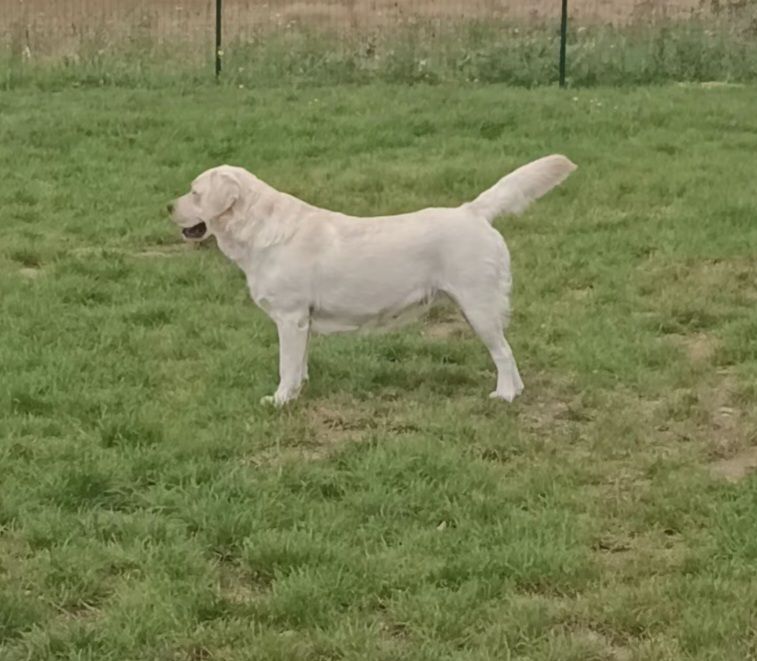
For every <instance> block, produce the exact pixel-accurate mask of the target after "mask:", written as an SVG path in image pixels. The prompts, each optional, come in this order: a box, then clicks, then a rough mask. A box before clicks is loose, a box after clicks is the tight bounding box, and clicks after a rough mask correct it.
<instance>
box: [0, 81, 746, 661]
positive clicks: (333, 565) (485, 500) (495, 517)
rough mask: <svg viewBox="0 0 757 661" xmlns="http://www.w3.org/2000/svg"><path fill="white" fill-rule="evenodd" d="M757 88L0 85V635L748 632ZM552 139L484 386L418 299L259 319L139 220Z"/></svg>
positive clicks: (482, 638)
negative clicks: (510, 362)
mask: <svg viewBox="0 0 757 661" xmlns="http://www.w3.org/2000/svg"><path fill="white" fill-rule="evenodd" d="M755 108H757V89H754V88H729V89H724V88H719V89H702V88H694V87H663V88H656V89H644V88H640V89H635V90H632V91H625V92H623V91H617V90H616V91H613V90H606V89H598V90H592V91H584V92H569V93H567V94H564V93H560V92H558V91H556V90H550V89H543V90H538V91H531V92H528V91H518V90H513V89H508V88H506V87H503V86H488V87H472V86H471V87H465V86H445V85H438V86H433V87H429V86H416V87H413V88H409V87H391V86H381V85H373V86H364V87H348V86H342V87H324V88H320V89H317V90H313V89H310V90H299V91H298V90H294V91H293V90H287V89H278V90H270V89H268V90H259V89H256V90H249V89H235V88H229V87H221V88H211V87H208V88H199V89H194V90H182V89H176V88H172V89H170V90H167V91H157V90H153V91H149V90H129V89H107V90H87V91H76V90H63V91H61V92H59V93H55V94H52V93H42V92H38V91H34V90H33V89H21V90H16V91H6V92H4V93H3V94H2V96H0V169H2V172H3V181H2V186H0V209H1V210H2V228H3V232H2V241H1V242H0V375H1V378H0V475H1V478H2V490H1V491H0V658H2V659H3V660H4V661H5V660H6V659H7V660H8V661H16V660H20V659H34V660H35V661H36V660H46V659H71V660H73V659H77V660H83V659H92V660H97V661H105V660H108V659H113V660H114V661H115V660H118V661H124V660H132V659H133V660H135V661H136V660H139V661H145V660H151V659H156V660H157V659H187V660H193V661H194V660H201V659H219V660H223V661H234V660H237V659H238V660H240V661H241V660H242V659H245V660H246V659H260V660H261V661H263V660H264V661H274V660H276V659H281V660H282V661H283V660H286V661H291V660H292V659H298V660H299V659H303V660H308V659H310V660H316V659H318V660H320V659H355V660H357V659H360V660H384V661H398V660H413V661H415V660H421V659H423V660H429V661H431V660H433V661H437V660H440V659H450V660H451V659H455V660H458V659H460V660H462V659H466V660H476V661H479V660H484V659H491V660H495V659H496V660H497V661H499V660H502V659H523V660H525V659H532V660H540V661H541V660H547V659H554V660H555V661H557V660H559V661H566V660H570V659H575V660H576V661H578V660H581V661H584V660H586V659H597V660H610V659H615V660H616V661H618V660H619V661H624V660H627V659H637V660H639V661H641V660H644V661H647V660H650V659H667V660H670V661H673V660H678V659H698V660H704V659H711V660H716V659H717V660H718V661H721V660H724V659H728V660H734V661H743V659H747V658H754V657H755V655H757V633H755V624H754V614H755V612H757V582H755V581H754V567H755V562H757V543H756V542H755V540H756V539H757V537H755V534H754V522H755V517H757V481H756V480H755V479H753V478H747V479H744V480H741V481H737V482H734V483H729V482H727V481H725V480H724V479H723V478H722V477H721V476H720V475H719V474H718V473H717V471H716V470H715V469H716V468H721V469H722V468H723V465H724V464H722V463H719V462H721V461H722V460H723V459H730V460H733V461H732V462H731V463H730V464H728V465H729V466H731V465H732V464H733V463H736V464H738V462H739V458H740V457H743V456H746V455H744V454H743V453H744V452H746V451H747V450H748V449H749V448H750V447H751V446H753V445H754V444H755V441H756V440H757V439H756V438H755V431H756V430H757V406H755V404H756V403H757V389H756V387H755V384H756V383H757V343H756V342H755V338H757V276H756V272H757V271H756V269H757V265H756V264H755V250H756V248H755V247H756V246H757V188H756V187H755V185H754V173H755V171H756V170H757V113H755V112H754V109H755ZM553 151H559V152H564V153H566V154H568V155H569V156H570V157H571V158H572V159H574V160H575V161H576V162H577V163H578V164H579V165H580V169H579V170H578V171H577V172H576V173H575V175H573V176H572V177H571V179H570V180H569V181H568V182H567V183H566V185H564V186H563V187H562V188H560V189H559V190H558V191H556V192H554V193H552V194H551V195H550V196H549V197H548V198H546V199H544V200H542V201H541V202H539V203H538V204H536V205H535V206H534V207H533V208H532V209H531V210H530V211H529V212H528V213H527V214H526V215H525V216H524V217H522V218H519V219H508V220H504V221H501V222H500V223H499V225H498V226H499V227H500V229H501V230H502V232H503V234H504V235H505V236H506V238H507V240H508V243H509V245H510V248H511V251H512V254H513V268H514V275H515V291H514V317H513V322H512V326H511V331H510V333H509V338H510V342H511V344H512V345H513V348H514V351H515V353H516V357H517V358H518V361H519V365H520V367H521V372H522V374H523V378H524V380H525V382H526V393H525V394H524V396H523V397H522V398H521V399H519V400H517V402H516V403H515V404H513V405H512V406H507V405H501V404H498V403H494V402H490V401H489V400H488V399H487V393H488V392H489V391H490V390H491V388H492V385H493V383H494V374H493V369H492V366H491V365H490V363H489V359H488V356H487V355H486V352H485V350H484V348H483V347H482V346H481V345H480V344H479V343H478V341H477V340H476V339H475V338H474V337H472V335H471V334H470V333H469V332H468V331H467V330H466V329H465V328H464V326H463V325H462V324H460V322H459V320H457V319H456V318H455V317H454V315H452V314H451V313H450V312H448V311H443V312H442V313H438V314H437V315H436V316H435V318H434V323H433V324H431V323H429V324H426V325H422V326H414V327H411V328H409V329H407V330H405V331H403V332H402V333H399V334H390V335H379V336H366V337H359V336H341V337H329V338H321V339H318V340H316V341H315V343H314V346H313V348H312V360H311V379H312V382H311V384H310V385H309V387H308V390H307V391H306V392H305V393H304V395H303V396H302V398H301V400H300V401H298V402H297V403H296V404H295V405H293V406H291V407H290V408H288V409H286V410H284V411H281V412H276V411H272V410H269V409H266V408H261V407H260V406H259V405H258V403H257V402H258V400H259V399H260V397H261V396H262V395H265V394H270V393H271V392H272V390H273V389H274V388H275V385H276V363H277V354H276V341H275V333H274V329H273V328H272V325H271V324H270V323H269V322H268V321H267V320H266V319H265V318H264V316H263V314H262V313H261V312H259V311H258V310H256V309H255V307H254V306H253V305H252V303H251V302H249V300H248V299H247V296H246V289H245V283H244V278H243V275H242V274H241V273H240V272H238V271H237V270H236V269H235V267H233V266H232V265H231V264H230V263H229V262H228V261H227V260H226V259H224V258H223V257H222V256H221V255H220V254H219V253H218V251H217V249H216V248H215V247H214V246H209V247H208V248H207V249H197V250H192V249H189V248H188V247H187V246H185V245H183V244H181V242H180V241H179V238H178V236H177V233H176V231H175V229H174V228H173V227H171V226H170V224H169V222H168V221H167V219H166V216H165V212H164V210H163V209H164V205H165V203H166V202H167V201H168V200H169V199H170V198H172V197H173V196H175V195H176V194H177V193H179V192H182V191H183V190H185V188H186V185H187V183H188V181H189V180H190V179H191V178H192V177H193V176H194V175H195V174H197V173H198V172H199V171H200V170H202V169H204V168H206V167H208V166H211V165H215V164H218V163H221V162H231V163H239V164H243V165H245V166H247V167H249V168H250V169H252V170H253V171H255V172H256V173H257V174H258V175H259V176H261V177H262V178H263V179H265V180H267V181H269V182H270V183H272V184H274V185H276V186H277V187H279V188H281V189H283V190H287V191H290V192H292V193H294V194H297V195H299V196H301V197H303V198H305V199H307V200H309V201H312V202H314V203H318V204H321V205H323V206H327V207H332V208H337V209H342V210H345V211H349V212H353V213H360V214H368V213H390V212H395V211H402V210H409V209H413V208H416V207H422V206H426V205H431V204H435V205H440V204H457V203H459V202H461V201H463V200H467V199H470V198H471V197H473V196H474V195H475V194H477V193H478V192H479V191H480V190H482V189H483V188H484V187H485V186H487V185H489V184H491V183H492V182H493V181H495V180H496V179H497V178H498V177H500V176H501V175H503V174H504V173H506V172H507V171H508V170H510V169H511V168H513V167H515V166H516V165H519V164H521V163H524V162H526V161H528V160H530V159H532V158H535V157H537V156H541V155H543V154H546V153H550V152H553Z"/></svg>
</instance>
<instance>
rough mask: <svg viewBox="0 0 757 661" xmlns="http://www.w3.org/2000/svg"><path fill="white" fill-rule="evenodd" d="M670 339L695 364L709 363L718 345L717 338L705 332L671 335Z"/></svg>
mask: <svg viewBox="0 0 757 661" xmlns="http://www.w3.org/2000/svg"><path fill="white" fill-rule="evenodd" d="M670 339H671V341H672V342H673V343H674V344H676V345H678V346H680V347H682V348H683V349H684V351H685V352H686V355H687V356H688V358H689V361H690V362H691V363H692V364H693V365H695V366H701V365H706V364H708V363H710V362H711V361H712V358H713V356H714V355H715V352H716V351H717V349H718V346H719V342H718V340H717V339H716V338H715V337H713V336H712V335H708V334H707V333H696V334H695V335H671V336H670Z"/></svg>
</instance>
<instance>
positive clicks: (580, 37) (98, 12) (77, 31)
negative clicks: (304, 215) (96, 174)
mask: <svg viewBox="0 0 757 661" xmlns="http://www.w3.org/2000/svg"><path fill="white" fill-rule="evenodd" d="M562 4H563V3H562V0H222V12H221V13H220V16H221V22H220V24H219V25H217V21H216V12H217V9H218V6H219V0H0V40H1V43H0V48H1V49H2V52H3V53H4V55H5V57H4V58H3V61H6V62H7V63H8V65H9V66H15V67H16V69H17V70H20V69H21V68H23V67H26V68H27V69H28V68H33V67H40V66H48V67H49V66H61V65H62V66H63V67H65V68H66V70H67V71H68V72H69V73H70V74H75V72H76V71H97V72H99V75H102V76H107V75H109V74H112V73H114V72H115V73H117V72H121V73H123V72H125V71H129V72H131V73H132V74H134V75H137V74H138V73H140V72H141V73H142V74H144V75H147V73H148V72H150V71H156V70H160V71H161V72H163V73H164V74H166V73H170V72H175V73H178V74H186V73H187V72H189V71H195V72H199V73H201V74H202V75H205V74H207V73H208V72H209V71H212V69H213V62H214V59H215V55H216V53H215V50H216V49H215V43H216V35H217V31H218V28H222V32H223V48H222V56H223V60H224V65H225V66H224V69H225V74H226V75H227V76H228V77H230V78H245V77H246V78H255V79H256V80H258V81H260V80H263V79H269V80H272V81H273V80H281V79H282V78H286V77H287V76H295V77H301V78H314V79H318V80H320V79H328V80H347V81H353V80H362V79H365V78H368V77H371V76H378V77H383V78H388V79H392V80H411V81H415V80H431V81H433V80H437V79H440V78H445V77H450V78H458V79H459V78H463V79H467V80H480V81H489V80H492V81H495V80H498V81H505V82H512V83H516V84H539V83H546V82H550V81H553V80H555V79H556V77H557V71H558V68H557V67H558V53H559V38H560V14H561V6H562ZM567 6H568V19H569V20H568V26H569V27H568V33H567V34H568V44H567V61H568V75H569V80H572V81H573V82H575V83H592V82H606V83H616V82H640V81H643V80H646V79H650V80H653V79H654V78H655V76H660V74H663V73H665V74H666V75H667V76H668V77H678V78H707V77H712V78H731V79H739V80H742V79H752V78H757V64H755V63H756V62H757V55H756V53H757V0H656V1H655V0H568V2H567Z"/></svg>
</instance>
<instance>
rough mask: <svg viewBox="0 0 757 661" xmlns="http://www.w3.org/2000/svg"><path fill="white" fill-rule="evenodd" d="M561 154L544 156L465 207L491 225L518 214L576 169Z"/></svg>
mask: <svg viewBox="0 0 757 661" xmlns="http://www.w3.org/2000/svg"><path fill="white" fill-rule="evenodd" d="M576 167H577V166H576V165H575V164H574V163H572V162H571V161H570V159H568V158H566V157H565V156H561V155H560V154H553V155H552V156H545V157H544V158H540V159H539V160H538V161H533V162H532V163H529V164H528V165H524V166H523V167H520V168H518V169H517V170H515V172H512V173H510V174H508V175H507V176H506V177H504V178H502V179H500V180H499V182H498V183H496V184H494V186H492V187H491V188H490V189H489V190H487V191H485V192H483V193H481V195H479V196H478V197H477V198H476V199H475V200H473V202H468V204H467V205H466V206H467V207H468V208H469V209H472V210H473V211H474V212H475V213H476V214H478V215H479V216H483V217H484V218H486V220H488V221H489V222H490V223H491V222H494V219H495V218H497V217H498V216H501V215H503V214H518V213H521V212H522V211H524V210H525V209H526V207H527V206H528V205H529V204H531V202H533V201H534V200H538V199H539V198H540V197H541V196H542V195H546V194H547V193H548V192H549V191H551V190H552V189H553V188H554V187H555V186H557V185H559V184H561V183H562V182H563V181H565V179H566V178H567V177H568V175H569V174H570V173H571V172H573V170H575V169H576Z"/></svg>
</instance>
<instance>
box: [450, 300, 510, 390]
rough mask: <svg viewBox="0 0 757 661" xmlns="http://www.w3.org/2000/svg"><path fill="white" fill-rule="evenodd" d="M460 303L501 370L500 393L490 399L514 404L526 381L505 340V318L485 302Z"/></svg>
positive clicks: (498, 373) (498, 374)
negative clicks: (485, 304)
mask: <svg viewBox="0 0 757 661" xmlns="http://www.w3.org/2000/svg"><path fill="white" fill-rule="evenodd" d="M456 300H457V303H458V305H459V306H460V309H461V311H462V313H463V315H464V316H465V318H466V319H467V321H468V323H469V324H470V326H471V328H472V329H473V330H474V331H475V333H476V335H478V336H479V337H480V338H481V341H482V342H483V343H484V344H485V345H486V348H487V349H488V350H489V354H490V355H491V357H492V360H493V361H494V365H495V366H496V367H497V389H496V390H495V391H494V392H493V393H491V394H490V395H489V397H491V398H492V399H504V400H505V401H507V402H512V401H513V400H514V399H515V398H516V397H517V396H518V395H520V393H521V392H523V381H522V380H521V378H520V373H519V372H518V366H517V365H516V363H515V356H513V350H512V349H511V348H510V345H509V344H508V342H507V340H506V339H505V335H504V323H503V319H502V316H501V315H499V314H497V313H496V312H494V311H492V310H490V309H484V308H483V307H482V306H481V302H478V301H477V302H475V303H474V302H472V301H465V300H460V299H459V298H457V299H456Z"/></svg>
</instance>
